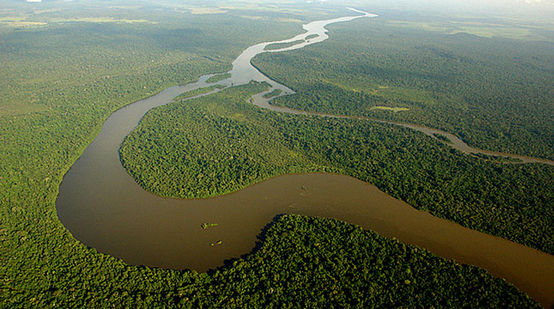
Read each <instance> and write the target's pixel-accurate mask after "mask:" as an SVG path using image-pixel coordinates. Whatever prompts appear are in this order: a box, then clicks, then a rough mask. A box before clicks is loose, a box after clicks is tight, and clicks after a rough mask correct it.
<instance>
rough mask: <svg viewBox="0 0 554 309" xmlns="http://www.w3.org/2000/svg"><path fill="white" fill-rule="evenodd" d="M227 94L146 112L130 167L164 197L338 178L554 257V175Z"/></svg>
mask: <svg viewBox="0 0 554 309" xmlns="http://www.w3.org/2000/svg"><path fill="white" fill-rule="evenodd" d="M261 87H263V86H262V85H259V84H250V85H247V86H242V87H236V88H228V89H226V90H223V91H222V92H219V93H217V94H214V95H210V96H207V97H202V98H198V99H194V100H189V101H184V102H181V103H179V102H176V103H172V104H169V105H166V106H163V107H159V108H156V109H154V110H152V111H150V112H148V113H147V114H146V115H145V117H144V118H143V120H142V121H141V123H140V125H139V126H138V127H137V129H136V130H135V131H133V133H131V134H130V135H129V136H128V137H127V138H126V140H125V141H124V142H123V144H122V146H121V149H120V154H121V159H122V162H123V165H124V167H125V168H126V169H127V170H128V171H129V173H130V174H131V175H133V176H134V178H135V179H136V181H137V182H138V183H139V184H140V185H141V186H142V187H144V188H145V189H147V190H149V191H152V192H154V193H155V194H158V195H161V196H173V197H184V198H192V197H207V196H214V195H218V194H222V193H226V192H230V191H236V190H240V189H242V188H244V187H245V186H247V185H249V184H252V183H254V182H259V181H261V180H263V179H266V178H268V177H272V176H276V175H281V174H286V173H295V172H313V171H333V172H338V173H343V174H347V175H351V176H354V177H356V178H359V179H361V180H363V181H367V182H370V183H373V184H375V185H376V186H377V187H379V188H380V189H381V190H383V191H385V192H387V193H389V194H390V195H392V196H394V197H397V198H399V199H401V200H404V201H406V202H408V203H409V204H411V205H413V206H414V207H416V208H418V209H424V210H429V211H430V212H431V213H432V214H434V215H436V216H440V217H443V218H446V219H449V220H453V221H455V222H458V223H460V224H462V225H464V226H466V227H469V228H472V229H476V230H479V231H484V232H487V233H490V234H493V235H498V236H501V237H504V238H507V239H510V240H513V241H517V242H519V243H522V244H525V245H528V246H531V247H535V248H538V249H540V250H543V251H545V252H548V253H554V238H553V236H552V235H554V191H553V190H552V187H553V186H552V185H548V184H552V181H553V179H554V167H552V166H547V165H542V164H524V165H512V164H501V163H495V162H488V161H485V160H482V159H479V158H474V157H471V156H467V155H464V154H462V153H459V152H456V151H454V150H452V149H451V148H449V147H448V146H447V145H444V144H443V143H441V142H439V141H437V140H435V139H433V138H429V137H427V136H425V135H423V134H422V133H418V132H414V131H412V130H410V129H405V128H401V127H397V126H393V125H388V124H381V123H377V122H371V121H366V120H351V119H330V118H322V117H306V116H295V115H288V114H280V113H274V112H270V111H266V110H261V109H259V108H257V107H255V106H253V105H251V104H249V103H248V102H247V99H248V98H249V96H250V95H252V94H253V93H256V92H259V91H260V90H261Z"/></svg>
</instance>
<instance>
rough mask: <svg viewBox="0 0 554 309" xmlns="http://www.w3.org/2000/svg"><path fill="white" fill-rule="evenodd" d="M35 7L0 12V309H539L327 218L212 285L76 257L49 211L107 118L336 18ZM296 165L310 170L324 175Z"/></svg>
mask: <svg viewBox="0 0 554 309" xmlns="http://www.w3.org/2000/svg"><path fill="white" fill-rule="evenodd" d="M43 2H44V3H43V4H44V5H48V7H47V9H37V8H36V6H33V4H29V3H22V1H15V0H7V1H5V2H3V3H2V5H4V7H3V9H2V10H1V12H0V15H1V16H0V37H1V39H0V59H1V61H0V72H2V74H0V206H1V207H0V307H6V308H17V307H22V308H26V307H38V308H43V307H62V308H64V307H200V306H202V307H215V306H218V307H237V306H241V307H244V306H287V305H290V304H291V303H293V304H298V305H299V306H304V307H306V306H318V307H327V306H331V305H334V306H341V307H342V306H348V305H352V306H358V307H371V306H374V307H391V306H414V307H431V306H434V307H480V306H484V307H510V306H514V307H533V306H537V304H536V303H535V302H533V301H532V300H530V299H529V298H528V297H527V296H526V295H524V294H523V293H521V292H519V291H517V290H516V289H515V288H514V287H512V286H511V285H509V284H507V283H506V282H505V281H504V280H501V279H495V278H493V277H491V276H490V275H489V274H487V273H486V272H484V271H482V270H479V269H477V268H475V267H469V266H460V265H456V264H455V263H452V262H449V261H445V260H443V259H439V258H437V257H434V256H432V255H431V254H430V253H428V252H426V251H424V250H420V249H417V248H413V247H410V246H405V245H402V244H399V243H397V242H395V241H392V240H387V239H384V238H382V237H379V236H377V235H375V234H374V233H372V232H370V231H363V230H361V229H360V228H358V227H356V226H353V225H348V224H345V223H341V222H338V221H335V220H329V219H315V218H305V217H299V216H283V217H279V218H277V219H276V220H275V222H273V223H271V224H270V225H269V226H268V227H267V229H266V230H265V231H264V233H263V234H262V235H261V236H260V242H259V244H258V246H257V248H256V249H255V251H254V252H253V253H252V254H249V255H247V256H245V257H243V258H241V259H237V260H234V261H229V263H228V264H227V265H226V266H224V267H221V268H219V269H217V270H213V271H210V272H209V273H207V274H206V273H197V272H194V271H173V270H163V269H153V268H148V267H137V266H130V265H127V264H126V263H124V262H123V261H121V260H119V259H116V258H113V257H110V256H108V255H105V254H100V253H98V252H96V250H94V249H91V248H88V247H86V246H84V245H83V244H81V243H80V242H78V241H77V240H76V239H75V238H73V236H72V235H71V234H70V233H69V232H68V231H67V230H66V229H65V228H64V226H63V225H62V224H61V223H60V222H59V220H58V217H57V215H56V209H55V200H56V196H57V194H58V189H59V185H60V183H61V180H62V177H63V175H64V174H65V172H66V171H67V170H68V169H69V168H70V166H71V165H72V164H73V162H74V161H75V160H76V159H77V158H78V156H79V155H80V153H81V152H82V150H83V149H84V148H85V147H86V146H87V145H88V144H89V143H90V142H91V141H92V140H93V138H94V136H95V135H96V133H97V132H98V131H99V129H100V126H101V124H102V122H103V120H104V119H106V117H108V115H109V114H110V113H111V112H113V111H114V110H116V109H117V108H120V107H122V106H125V105H126V104H129V103H132V102H133V101H135V100H137V99H140V98H143V97H146V96H148V95H151V94H153V93H155V92H157V91H160V90H161V89H163V88H165V87H167V86H170V85H175V84H184V83H186V82H189V81H193V80H195V79H196V78H198V76H200V75H202V74H205V73H214V72H223V71H225V70H227V69H228V68H229V67H230V61H231V60H232V59H233V58H234V57H236V56H237V55H238V53H239V52H240V51H241V50H242V49H243V48H245V47H247V46H249V45H250V44H253V43H256V42H261V41H265V40H276V39H282V38H286V37H287V36H289V35H291V34H295V33H297V32H298V31H299V29H300V24H301V22H302V21H306V20H313V19H316V18H321V17H323V16H325V17H333V16H337V15H342V14H343V13H344V11H340V10H336V11H334V12H331V13H329V12H328V11H321V10H313V9H311V10H310V11H307V10H306V9H305V7H293V6H289V5H283V7H282V8H272V7H270V6H267V7H264V8H263V9H259V10H258V9H254V8H252V7H249V8H248V9H244V10H237V9H232V8H231V9H229V8H228V9H226V13H225V14H213V15H210V14H208V15H196V14H193V13H191V12H196V13H198V11H194V10H193V9H189V8H185V7H182V6H180V5H179V6H176V7H171V6H164V5H162V6H160V7H158V6H155V7H153V8H151V7H148V8H146V9H144V7H142V6H143V5H144V3H143V2H140V1H113V3H114V7H112V8H110V10H106V9H105V7H104V5H105V4H104V3H103V2H102V4H98V6H96V5H97V3H96V2H90V1H72V2H66V1H63V6H60V7H57V6H56V5H57V4H58V3H60V2H62V1H43ZM167 2H168V1H160V3H164V4H166V3H167ZM192 2H193V3H195V4H196V5H198V6H202V5H203V4H204V2H203V1H192ZM8 4H14V5H16V7H15V8H10V7H9V6H8ZM117 4H120V5H121V7H117V6H116V5H117ZM134 8H136V10H135V9H134ZM114 12H115V13H114ZM200 12H201V11H200ZM303 12H307V13H303ZM10 14H11V15H13V16H8V15H10ZM91 16H93V17H91ZM260 17H261V18H260ZM18 18H21V19H22V20H19V19H18ZM144 21H146V22H144ZM231 34H232V35H231ZM277 34H278V35H277ZM233 96H235V95H233ZM227 103H228V102H227ZM187 104H188V102H187ZM239 106H242V105H239ZM247 110H248V112H249V113H250V112H255V113H258V114H259V115H266V114H265V113H264V112H262V111H257V110H252V109H250V108H249V109H247ZM159 112H163V109H160V110H159ZM234 114H235V113H233V115H234ZM264 117H268V116H264ZM276 119H278V118H276ZM279 121H280V120H279ZM287 121H289V122H290V121H293V122H295V121H300V120H299V119H293V118H290V119H289V120H287ZM319 121H320V122H321V121H323V120H319ZM301 122H302V121H301ZM298 125H299V126H302V125H304V124H302V123H300V124H298ZM305 125H306V126H307V125H308V124H305ZM381 127H383V126H381ZM327 129H329V128H327ZM387 130H397V129H392V128H388V129H387ZM283 132H284V131H283ZM304 132H306V131H304ZM343 133H344V132H343ZM263 134H265V133H263ZM404 134H412V133H410V131H406V132H404ZM414 136H415V135H414ZM291 138H292V137H291ZM300 140H303V138H302V137H300ZM335 142H338V141H335ZM428 142H429V141H427V140H426V142H425V143H428ZM287 143H288V144H284V145H285V146H286V147H287V148H290V147H292V146H290V145H294V143H293V142H292V141H291V139H289V141H288V142H287ZM431 143H432V142H431ZM326 145H327V144H326ZM304 146H305V147H314V146H315V145H312V146H310V144H305V145H304ZM304 146H294V147H297V148H303V147H304ZM294 147H292V148H291V149H296V148H294ZM325 147H327V146H325ZM434 147H440V145H435V146H434ZM337 149H338V148H337ZM433 149H437V151H439V150H438V149H439V148H433ZM327 151H328V152H329V153H331V152H332V150H330V149H328V150H327ZM443 151H444V149H443V148H440V153H442V152H443ZM298 152H299V153H300V149H299V150H298ZM306 153H309V152H306ZM451 156H455V157H457V155H454V154H447V157H449V158H450V157H451ZM304 157H305V158H304V159H302V160H306V161H307V160H310V161H311V162H314V163H313V165H312V166H313V167H314V169H318V170H319V169H321V168H330V167H332V165H331V164H328V163H326V162H325V160H324V159H321V160H322V163H319V162H318V160H319V159H318V158H310V157H308V156H306V155H304ZM299 160H300V159H299ZM464 160H470V159H463V160H462V162H466V161H464ZM299 162H300V161H299ZM375 162H377V161H375ZM470 162H473V161H471V160H470ZM464 164H465V163H464ZM284 166H286V165H284ZM487 166H488V165H487ZM489 168H491V169H494V168H499V169H500V170H499V171H502V173H504V169H503V168H504V167H503V166H500V165H490V166H489ZM519 169H521V170H519ZM499 173H500V172H499ZM505 173H506V174H505V175H504V177H506V178H503V179H505V180H506V181H511V180H512V179H513V177H515V175H518V177H519V175H520V174H519V173H522V174H523V175H527V176H529V177H531V175H533V174H535V176H533V177H536V179H541V178H542V177H545V176H544V173H545V172H544V171H542V170H541V169H537V168H535V167H533V166H521V167H517V168H516V167H514V170H508V171H507V172H505ZM468 175H470V174H468ZM527 176H523V180H522V183H523V184H522V185H521V186H524V185H525V183H526V182H527V181H529V180H526V178H525V177H527ZM468 177H469V176H468ZM528 185H529V187H530V188H532V190H538V189H537V188H534V187H533V186H532V184H528ZM219 189H221V188H219ZM506 190H509V189H506ZM204 192H205V191H204ZM531 192H532V193H534V192H533V191H531ZM541 194H542V193H541V192H538V193H537V201H538V204H540V203H542V202H541V198H543V197H541ZM499 195H500V194H499ZM506 198H509V199H511V198H517V199H520V198H521V196H518V195H517V194H516V195H513V196H508V197H506ZM530 198H533V197H532V196H531V197H525V198H524V199H523V202H522V204H521V205H525V203H527V200H526V199H530ZM517 205H518V206H519V205H520V204H517ZM480 207H483V208H486V207H485V206H483V205H481V206H480ZM497 211H499V212H500V213H502V212H504V211H508V212H514V210H510V209H508V210H505V209H500V210H497ZM517 211H518V210H515V213H517ZM521 211H522V212H525V211H534V209H532V207H526V209H524V210H521ZM538 216H541V215H538ZM548 216H550V217H552V216H551V215H545V216H542V217H541V218H539V219H545V218H546V219H548ZM482 217H483V216H481V217H480V218H482ZM500 217H501V218H504V217H503V216H500ZM522 218H523V222H524V223H522V225H524V224H527V223H528V222H527V221H525V220H527V217H526V216H522ZM546 219H545V220H546ZM538 223H539V225H540V224H542V221H539V222H538ZM550 225H551V226H552V224H550ZM551 234H552V233H551ZM533 237H534V236H531V239H534V238H533ZM537 246H538V247H540V246H539V245H537ZM360 265H362V266H360ZM452 278H456V279H455V280H453V279H452Z"/></svg>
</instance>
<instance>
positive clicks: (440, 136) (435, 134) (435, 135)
mask: <svg viewBox="0 0 554 309" xmlns="http://www.w3.org/2000/svg"><path fill="white" fill-rule="evenodd" d="M433 136H434V137H436V138H438V139H439V140H441V141H443V142H447V143H452V141H451V140H450V139H449V138H448V137H446V136H444V135H442V134H437V133H433Z"/></svg>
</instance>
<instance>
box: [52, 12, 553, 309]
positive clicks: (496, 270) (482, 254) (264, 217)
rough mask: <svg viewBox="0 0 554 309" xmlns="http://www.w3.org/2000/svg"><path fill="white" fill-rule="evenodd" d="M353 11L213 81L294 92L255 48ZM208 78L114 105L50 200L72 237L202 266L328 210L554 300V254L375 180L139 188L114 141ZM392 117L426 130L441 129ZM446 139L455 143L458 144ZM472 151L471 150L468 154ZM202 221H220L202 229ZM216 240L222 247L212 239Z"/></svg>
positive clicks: (114, 251) (240, 61) (180, 265)
mask: <svg viewBox="0 0 554 309" xmlns="http://www.w3.org/2000/svg"><path fill="white" fill-rule="evenodd" d="M356 12H357V13H360V14H362V15H356V16H348V17H343V18H337V19H332V20H324V21H315V22H312V23H310V24H307V25H304V29H305V30H306V32H305V33H304V34H300V35H298V36H295V37H293V38H291V39H288V40H283V41H277V42H266V43H260V44H256V45H253V46H251V47H249V48H248V49H246V50H245V51H244V52H243V53H242V54H241V55H240V56H239V57H238V58H237V59H236V60H235V61H234V62H233V69H232V70H231V71H230V73H231V74H232V75H231V78H229V79H227V80H224V81H220V82H218V84H223V85H225V86H231V85H240V84H244V83H247V82H249V81H250V80H255V81H259V82H262V81H265V82H268V83H269V84H270V85H271V86H272V89H270V90H269V91H271V90H273V89H281V90H282V94H281V95H286V94H291V93H293V91H292V90H291V89H289V88H287V87H286V86H284V85H281V84H279V83H277V82H275V81H273V80H271V79H270V78H268V77H267V76H265V75H263V74H262V73H261V72H259V71H258V70H257V69H256V68H254V67H253V66H252V65H251V63H250V60H251V59H252V58H253V57H254V56H255V55H257V54H259V53H262V52H280V51H284V50H292V49H296V48H302V47H304V46H306V45H309V44H313V43H317V42H321V41H324V40H325V39H327V37H328V36H327V34H326V32H327V31H326V30H325V28H324V27H325V26H326V25H328V24H330V23H335V22H346V21H350V20H353V19H356V18H362V17H373V16H375V15H371V14H367V13H365V12H360V11H356ZM315 35H317V37H315ZM308 36H309V37H310V38H309V39H308V40H306V37H308ZM294 41H301V43H299V44H297V45H294V46H291V47H287V48H283V49H275V50H270V51H264V48H265V46H266V45H268V44H275V43H288V42H294ZM209 76H210V75H206V76H203V77H201V78H200V79H199V80H198V81H197V82H195V83H191V84H188V85H186V86H180V87H171V88H167V89H165V90H163V91H162V92H160V93H159V94H157V95H154V96H152V97H150V98H147V99H144V100H141V101H138V102H135V103H133V104H131V105H128V106H126V107H124V108H122V109H120V110H118V111H116V112H114V113H113V114H112V115H111V116H110V117H109V118H108V119H107V120H106V122H105V123H104V124H103V126H102V129H101V131H100V133H99V134H98V136H97V137H96V139H95V140H94V141H93V142H92V143H91V144H90V145H89V146H88V147H87V148H86V149H85V151H84V152H83V154H82V155H81V157H80V158H79V159H78V160H77V161H76V162H75V163H74V165H73V166H72V167H71V169H70V170H69V171H68V172H67V174H66V175H65V177H64V179H63V182H62V184H61V186H60V191H59V196H58V200H57V202H56V206H57V211H58V216H59V218H60V220H61V221H62V223H63V224H64V225H65V226H66V227H67V228H68V229H69V230H70V232H71V233H72V234H73V235H74V237H75V238H77V239H79V240H80V241H81V242H83V243H84V244H86V245H88V246H90V247H93V248H95V249H97V250H98V251H100V252H103V253H107V254H110V255H112V256H115V257H118V258H121V259H123V260H124V261H126V262H128V263H130V264H137V265H148V266H154V267H163V268H173V269H194V270H198V271H206V270H208V269H210V268H215V267H218V266H221V265H223V263H224V261H225V260H226V259H230V258H237V257H240V256H241V255H243V254H247V253H248V252H250V251H251V250H252V248H253V247H254V245H255V242H256V237H257V235H258V234H259V233H260V231H261V230H262V228H263V227H264V226H265V225H267V224H268V223H269V222H270V221H271V220H272V218H274V217H275V216H276V215H278V214H282V213H295V214H302V215H309V216H321V217H330V218H337V219H340V220H343V221H346V222H349V223H353V224H358V225H360V226H362V227H364V228H366V229H371V230H373V231H375V232H377V233H379V234H380V235H383V236H387V237H395V238H397V239H398V240H400V241H402V242H404V243H408V244H413V245H416V246H419V247H422V248H425V249H427V250H429V251H431V252H433V253H434V254H436V255H438V256H442V257H445V258H453V259H455V260H456V261H457V262H460V263H467V264H472V265H476V266H480V267H482V268H485V269H487V270H488V271H489V272H491V273H492V274H494V275H496V276H500V277H503V278H505V279H507V280H508V281H510V282H511V283H513V284H514V285H516V286H517V287H518V288H520V289H522V290H523V291H525V292H527V293H528V294H529V295H531V296H532V297H533V298H535V299H537V300H538V301H540V302H541V303H542V304H543V305H544V306H551V305H552V304H553V303H554V295H553V293H552V287H553V286H554V256H552V255H549V254H546V253H543V252H540V251H538V250H535V249H532V248H529V247H525V246H523V245H520V244H517V243H514V242H511V241H508V240H505V239H501V238H498V237H494V236H491V235H488V234H484V233H480V232H477V231H473V230H471V229H467V228H464V227H462V226H460V225H458V224H455V223H452V222H450V221H447V220H443V219H440V218H437V217H434V216H432V215H430V214H429V213H427V212H422V211H418V210H416V209H414V208H413V207H411V206H410V205H408V204H406V203H404V202H402V201H400V200H397V199H395V198H393V197H391V196H389V195H387V194H385V193H384V192H382V191H380V190H378V189H377V188H376V187H375V186H373V185H370V184H367V183H364V182H362V181H359V180H357V179H355V178H352V177H349V176H344V175H334V174H300V175H285V176H280V177H275V178H271V179H269V180H266V181H264V182H262V183H259V184H256V185H253V186H251V187H248V188H246V189H244V190H241V191H239V192H236V193H232V194H227V195H223V196H219V197H215V198H210V199H193V200H181V199H167V198H161V197H158V196H155V195H153V194H151V193H149V192H147V191H145V190H143V189H142V188H141V187H140V186H138V185H137V184H136V182H135V181H134V179H133V178H132V177H131V176H129V175H128V174H127V173H126V171H125V170H124V168H123V167H122V165H121V162H120V159H119V152H118V150H119V147H120V144H121V142H122V141H123V139H124V138H125V136H127V135H128V134H129V133H130V132H131V131H132V130H133V129H134V128H135V127H136V125H137V124H138V122H139V121H140V119H141V118H142V117H143V115H144V114H145V113H146V112H148V111H149V110H150V109H152V108H154V107H156V106H160V105H164V104H167V103H169V102H171V101H172V100H173V99H174V98H175V97H176V96H178V95H180V94H182V93H184V92H186V91H190V90H194V89H198V88H203V87H206V86H209V85H210V84H208V83H206V79H207V78H209ZM269 91H268V92H269ZM252 101H253V103H254V104H256V105H258V106H260V107H264V108H270V109H272V110H274V111H278V112H288V113H295V114H300V115H302V114H308V113H306V112H300V111H294V110H290V109H286V108H282V107H276V106H272V105H270V104H269V103H268V100H267V99H264V98H263V97H262V94H258V95H256V96H254V97H253V100H252ZM323 116H327V117H340V116H334V115H323ZM397 125H405V126H408V127H411V128H413V129H416V130H419V131H424V133H427V134H431V135H432V133H436V132H440V131H438V130H435V131H432V132H430V133H429V132H425V130H434V129H429V128H424V127H418V126H412V125H408V124H397ZM442 133H444V134H448V133H445V132H442ZM449 138H450V139H451V140H453V138H455V137H454V136H452V137H451V136H449ZM460 142H461V143H462V144H460V145H465V143H463V141H460ZM452 146H453V147H455V148H457V147H456V144H455V143H453V144H452ZM465 146H467V145H465ZM465 146H464V147H465ZM467 147H469V146H467ZM466 150H467V149H466ZM474 150H475V149H473V148H470V151H466V152H475V151H474ZM530 160H537V159H533V158H530ZM526 162H527V161H526ZM533 162H541V161H533ZM545 163H548V164H551V163H552V162H551V161H548V162H545ZM203 223H217V224H218V226H216V227H213V228H209V229H202V228H201V225H202V224H203ZM219 241H221V244H220V245H213V246H212V244H217V243H218V242H219Z"/></svg>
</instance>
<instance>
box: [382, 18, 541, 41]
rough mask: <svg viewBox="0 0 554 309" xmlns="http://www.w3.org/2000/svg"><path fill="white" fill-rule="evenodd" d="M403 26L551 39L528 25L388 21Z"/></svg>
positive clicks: (528, 38)
mask: <svg viewBox="0 0 554 309" xmlns="http://www.w3.org/2000/svg"><path fill="white" fill-rule="evenodd" d="M388 23H389V24H390V25H394V26H397V27H402V28H412V29H414V28H415V29H419V30H425V31H434V32H441V33H446V34H457V33H467V34H472V35H476V36H480V37H484V38H492V37H502V38H507V39H516V40H549V39H548V38H547V37H545V36H543V35H540V34H538V33H536V32H534V31H533V29H532V28H529V27H526V26H519V27H518V26H512V25H505V24H497V23H480V22H474V21H459V22H456V21H450V22H415V21H404V20H391V21H389V22H388Z"/></svg>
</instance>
